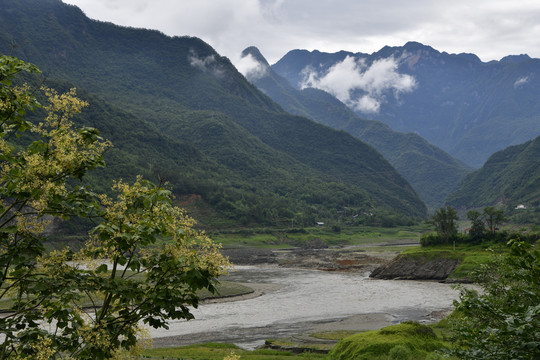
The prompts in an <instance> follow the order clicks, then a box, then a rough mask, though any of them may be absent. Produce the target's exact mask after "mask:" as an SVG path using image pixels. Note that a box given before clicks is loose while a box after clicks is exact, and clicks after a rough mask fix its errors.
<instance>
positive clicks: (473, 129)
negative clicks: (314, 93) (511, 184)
mask: <svg viewBox="0 0 540 360" xmlns="http://www.w3.org/2000/svg"><path fill="white" fill-rule="evenodd" d="M272 68H273V70H274V71H275V72H276V73H277V74H279V75H280V76H283V77H284V78H286V79H287V80H289V81H290V82H291V84H293V86H295V87H297V88H303V87H315V88H319V89H325V90H327V91H329V92H331V93H332V94H333V95H336V96H338V98H340V100H342V101H344V102H346V103H347V105H348V106H349V107H350V108H351V109H353V110H354V111H355V112H356V113H357V114H359V115H360V116H363V117H369V118H370V119H373V120H380V121H382V122H384V123H386V124H388V125H389V126H390V127H391V128H392V129H393V130H396V131H401V132H407V133H408V132H414V133H418V134H419V135H420V136H422V137H423V138H424V139H426V140H427V141H429V142H430V143H432V144H434V145H436V146H438V147H440V148H442V149H444V150H445V151H447V152H448V153H450V154H451V155H452V156H454V157H456V158H457V159H459V160H461V161H463V162H465V163H467V164H469V165H471V166H473V167H480V166H481V165H482V164H483V163H484V162H485V160H487V158H488V157H489V156H490V155H491V154H493V153H494V152H496V151H499V150H502V149H504V148H506V147H508V146H510V145H516V144H520V143H523V142H525V141H527V140H530V139H532V138H534V137H536V136H537V135H539V134H540V82H539V81H538V78H539V77H540V59H531V58H530V57H528V56H527V55H521V56H508V57H505V58H503V59H501V60H500V61H490V62H487V63H486V62H482V61H481V60H480V59H479V58H478V57H477V56H475V55H474V54H448V53H446V52H439V51H437V50H435V49H433V48H431V47H429V46H425V45H422V44H420V43H416V42H409V43H407V44H405V45H404V46H400V47H389V46H386V47H384V48H382V49H381V50H379V51H378V52H375V53H373V54H365V53H351V52H345V51H341V52H337V53H323V52H319V51H311V52H310V51H306V50H292V51H290V52H289V53H288V54H286V55H285V56H284V57H283V58H281V59H280V60H279V61H278V62H277V63H276V64H274V65H272ZM337 79H341V80H342V81H337Z"/></svg>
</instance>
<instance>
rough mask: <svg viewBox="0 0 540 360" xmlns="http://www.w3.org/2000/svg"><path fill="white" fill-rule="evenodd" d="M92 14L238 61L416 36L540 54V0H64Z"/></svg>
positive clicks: (428, 41)
mask: <svg viewBox="0 0 540 360" xmlns="http://www.w3.org/2000/svg"><path fill="white" fill-rule="evenodd" d="M63 1H64V2H65V3H69V4H74V5H77V6H78V7H80V8H81V9H82V10H83V11H84V12H85V13H86V15H87V16H88V17H90V18H92V19H97V20H103V21H110V22H113V23H115V24H119V25H128V26H133V27H140V28H148V29H157V30H160V31H162V32H163V33H165V34H167V35H171V36H175V35H178V36H182V35H190V36H196V37H199V38H201V39H203V40H204V41H206V42H207V43H209V44H210V45H211V46H213V47H214V48H215V49H216V50H217V51H218V52H219V53H220V54H221V55H224V56H227V57H229V58H230V59H231V60H232V61H233V62H234V63H236V62H237V60H238V58H239V54H240V52H241V51H242V50H243V49H244V48H246V47H248V46H251V45H253V46H256V47H258V48H259V50H260V51H261V52H262V54H263V55H264V56H265V57H266V58H267V59H268V61H269V62H270V63H271V64H273V63H275V62H276V61H277V60H279V59H280V58H281V57H282V56H283V55H285V54H286V53H287V52H288V51H289V50H292V49H307V50H314V49H317V50H320V51H324V52H336V51H339V50H347V51H352V52H363V53H372V52H375V51H377V50H379V49H380V48H382V47H383V46H385V45H390V46H401V45H404V44H405V43H406V42H407V41H418V42H421V43H423V44H425V45H429V46H432V47H433V48H435V49H436V50H439V51H446V52H449V53H461V52H468V53H475V54H476V55H478V56H479V57H480V58H481V59H482V60H483V61H489V60H499V59H500V58H501V57H503V56H506V55H510V54H511V55H517V54H524V53H527V54H529V55H530V56H531V57H538V58H540V1H539V0H448V1H447V0H63Z"/></svg>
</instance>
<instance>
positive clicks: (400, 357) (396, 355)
mask: <svg viewBox="0 0 540 360" xmlns="http://www.w3.org/2000/svg"><path fill="white" fill-rule="evenodd" d="M388 357H389V358H390V359H395V360H407V359H410V358H411V350H409V349H408V348H407V347H405V346H403V345H396V346H394V347H393V348H392V350H390V352H389V353H388Z"/></svg>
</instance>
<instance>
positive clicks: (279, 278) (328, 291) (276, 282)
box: [151, 266, 458, 349]
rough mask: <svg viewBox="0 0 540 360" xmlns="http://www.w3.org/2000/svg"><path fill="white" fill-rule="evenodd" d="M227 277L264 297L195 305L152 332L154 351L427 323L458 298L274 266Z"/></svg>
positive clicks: (437, 287)
mask: <svg viewBox="0 0 540 360" xmlns="http://www.w3.org/2000/svg"><path fill="white" fill-rule="evenodd" d="M227 280H233V281H238V282H242V283H247V285H248V286H249V284H253V285H254V288H257V289H259V291H261V289H262V292H263V294H262V295H260V296H257V297H252V298H247V299H242V300H238V301H228V302H216V303H205V304H201V305H200V306H199V308H198V309H194V310H193V314H194V315H195V319H194V320H191V321H187V322H186V321H172V322H170V328H169V330H163V329H162V330H152V331H151V336H152V337H153V338H154V345H155V346H177V345H186V344H191V343H202V342H208V341H218V342H229V343H235V344H237V345H239V346H241V347H244V348H247V349H252V348H255V347H257V346H259V345H262V344H263V343H264V340H265V339H269V338H279V337H284V336H290V335H294V334H300V333H304V334H305V333H309V332H310V331H317V330H319V331H320V330H342V329H343V330H345V329H350V330H360V329H371V328H380V327H382V326H386V325H389V324H392V323H399V322H401V321H405V320H417V321H429V320H430V319H431V317H432V316H433V314H434V313H436V312H438V311H441V310H445V309H448V308H450V307H451V306H452V300H453V299H456V298H457V296H458V292H457V290H454V289H453V288H452V287H451V285H448V284H441V283H437V282H427V281H410V280H374V279H370V278H369V277H368V276H367V274H359V273H340V272H324V271H319V270H306V269H292V268H282V267H277V266H275V267H273V266H239V267H237V271H236V272H234V273H232V274H231V275H229V276H228V278H227Z"/></svg>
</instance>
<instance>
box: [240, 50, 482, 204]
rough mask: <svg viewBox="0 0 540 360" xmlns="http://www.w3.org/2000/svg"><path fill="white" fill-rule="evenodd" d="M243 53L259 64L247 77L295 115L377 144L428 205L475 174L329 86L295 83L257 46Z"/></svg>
mask: <svg viewBox="0 0 540 360" xmlns="http://www.w3.org/2000/svg"><path fill="white" fill-rule="evenodd" d="M242 56H243V58H246V57H251V59H250V61H251V62H253V63H256V65H255V66H253V68H254V69H256V71H250V72H248V73H247V74H246V77H247V78H248V80H250V81H251V82H252V83H253V84H254V85H256V86H257V87H258V88H259V89H260V90H262V91H263V92H264V93H265V94H267V95H268V96H270V97H271V98H272V99H273V100H274V101H276V102H277V103H278V104H280V105H281V106H282V107H283V108H284V109H285V110H287V111H288V112H290V113H292V114H298V115H301V116H305V117H308V118H310V119H312V120H314V121H316V122H319V123H321V124H325V125H328V126H330V127H332V128H335V129H340V130H344V131H346V132H348V133H350V134H352V135H353V136H355V137H357V138H359V139H361V140H362V141H365V142H366V143H368V144H370V145H372V146H373V147H374V148H375V149H377V150H378V151H379V152H380V153H381V154H383V156H384V157H385V158H386V159H387V160H388V161H389V162H390V163H391V164H392V165H393V166H394V167H395V168H396V169H397V170H398V171H399V172H400V173H401V174H402V175H403V176H404V177H405V178H406V179H407V180H408V181H409V182H410V183H411V185H412V186H413V188H414V189H415V190H416V192H417V193H418V195H419V196H420V197H421V198H422V200H424V202H425V203H426V204H427V205H428V207H430V208H437V207H440V206H442V205H443V204H444V201H445V199H446V197H447V196H448V195H449V194H450V193H452V192H453V191H455V190H457V188H458V187H459V184H460V183H461V181H462V180H463V178H464V177H465V175H467V174H468V173H469V172H471V170H472V169H471V168H470V167H468V166H466V165H465V164H464V163H462V162H461V161H458V160H456V159H455V158H453V157H452V156H451V155H449V154H448V153H446V152H445V151H443V150H442V149H440V148H438V147H436V146H434V145H432V144H430V143H429V142H427V141H426V140H424V139H423V138H422V137H420V136H419V135H418V134H416V133H407V134H406V133H401V132H398V131H394V130H392V129H391V128H390V127H389V126H388V125H386V124H384V123H383V122H381V121H374V120H368V119H364V118H361V117H360V116H358V115H357V114H356V113H355V112H354V111H352V110H351V109H350V108H348V107H347V106H346V105H345V104H344V103H343V102H341V101H339V100H338V99H337V98H336V97H335V96H333V95H331V94H330V93H328V92H326V91H324V90H320V89H315V88H311V87H307V88H304V89H297V88H295V87H293V86H292V85H291V84H290V82H289V81H288V80H287V79H285V78H283V77H281V76H280V75H278V74H277V73H276V72H275V71H274V70H273V68H272V67H271V66H270V65H269V64H268V62H267V60H266V59H265V58H264V56H263V55H262V54H261V53H260V51H259V50H258V49H257V48H255V47H250V48H247V49H245V50H244V51H243V53H242Z"/></svg>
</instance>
